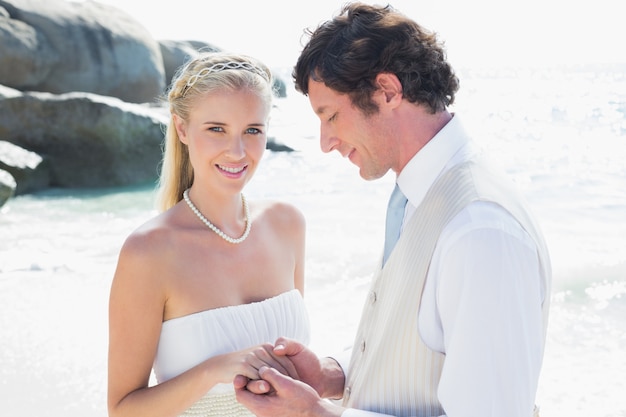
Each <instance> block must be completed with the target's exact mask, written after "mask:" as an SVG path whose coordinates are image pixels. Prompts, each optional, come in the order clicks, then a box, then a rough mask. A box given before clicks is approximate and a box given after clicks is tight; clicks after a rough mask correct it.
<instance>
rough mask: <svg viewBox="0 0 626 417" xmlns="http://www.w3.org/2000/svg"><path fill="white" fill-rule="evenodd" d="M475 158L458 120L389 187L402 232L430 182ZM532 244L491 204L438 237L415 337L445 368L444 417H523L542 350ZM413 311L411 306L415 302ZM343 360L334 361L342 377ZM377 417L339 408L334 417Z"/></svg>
mask: <svg viewBox="0 0 626 417" xmlns="http://www.w3.org/2000/svg"><path fill="white" fill-rule="evenodd" d="M476 152H478V150H477V148H476V145H475V144H474V143H472V141H471V140H470V139H469V137H468V135H467V134H466V133H465V131H464V129H463V126H462V124H461V121H460V119H459V116H458V115H455V116H454V117H453V118H452V120H451V121H450V122H449V123H448V124H447V125H446V126H445V127H444V128H443V129H442V130H441V131H440V132H439V133H438V134H437V135H436V136H435V137H434V138H433V139H432V140H431V141H430V142H429V143H428V144H427V145H426V146H425V147H424V148H423V149H421V150H420V151H419V152H418V153H417V154H416V155H415V156H414V157H413V158H412V159H411V161H409V163H408V164H407V165H406V167H405V168H404V169H403V171H402V172H401V173H400V175H399V176H398V178H397V183H398V185H399V186H400V189H401V190H402V192H403V193H404V195H406V197H407V198H408V203H407V206H406V209H405V217H404V221H403V224H406V222H407V220H408V219H409V218H410V217H411V215H412V214H413V213H414V211H415V208H416V207H417V206H418V205H419V204H420V203H421V201H422V199H423V198H424V196H425V194H426V192H427V191H428V189H429V188H430V187H431V186H432V185H433V183H434V182H435V180H436V179H437V178H438V177H439V176H440V175H441V174H442V173H443V172H446V171H447V170H448V169H450V168H451V167H452V166H454V165H455V164H458V163H460V162H464V161H466V160H468V159H469V158H470V157H471V156H472V155H474V154H475V153H476ZM542 282H543V281H542V277H541V276H540V274H539V260H538V256H537V249H536V246H535V244H534V242H533V240H532V238H531V237H530V236H529V235H528V234H527V233H526V232H525V231H524V230H523V229H522V227H521V226H520V225H519V223H518V222H517V221H516V220H515V219H514V218H513V217H512V216H511V215H510V214H509V213H508V212H506V211H505V210H504V209H502V208H501V207H500V206H499V205H497V204H494V203H489V202H474V203H472V204H470V205H469V206H467V207H466V208H465V209H464V210H462V211H461V212H460V213H459V214H458V215H457V216H456V217H455V218H453V220H452V221H451V222H450V223H449V224H448V225H447V226H446V227H445V228H444V230H443V232H442V234H441V236H440V238H439V240H438V243H437V246H436V249H435V252H434V254H433V258H432V262H431V267H430V269H429V272H428V275H427V277H426V283H425V287H424V293H423V296H422V301H421V307H420V312H419V317H418V322H419V332H420V334H421V336H422V339H423V341H424V343H425V344H426V345H427V346H428V347H429V348H430V349H432V350H435V351H438V352H442V353H444V354H445V355H446V360H445V363H444V367H443V370H442V374H441V380H440V382H439V389H438V398H439V401H440V403H441V405H442V407H443V409H444V410H445V413H446V414H445V416H447V417H469V416H481V417H496V416H497V417H502V416H506V417H529V414H525V412H524V410H525V409H526V408H527V405H528V404H533V403H534V399H535V394H536V390H537V381H538V378H539V372H540V368H541V362H542V357H543V346H544V333H543V321H542V316H541V309H540V308H528V306H538V305H541V303H542V302H543V300H544V297H545V293H546V289H545V288H544V286H543V284H542ZM416 302H417V300H416ZM346 359H347V358H346V357H345V356H340V357H338V360H339V362H340V365H341V366H342V367H343V369H344V370H346V369H347V367H346V364H347V363H348V362H346ZM376 415H379V416H380V414H377V413H372V412H367V411H362V410H355V409H347V410H346V411H345V412H344V413H343V414H342V417H357V416H361V417H364V416H376Z"/></svg>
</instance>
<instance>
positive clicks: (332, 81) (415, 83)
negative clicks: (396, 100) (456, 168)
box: [292, 2, 459, 114]
mask: <svg viewBox="0 0 626 417" xmlns="http://www.w3.org/2000/svg"><path fill="white" fill-rule="evenodd" d="M305 34H306V35H308V36H309V42H308V43H307V45H306V46H305V47H304V49H303V50H302V53H301V54H300V57H299V58H298V62H297V63H296V66H295V68H294V70H293V74H292V75H293V78H294V82H295V85H296V89H297V90H298V91H299V92H301V93H303V94H304V95H307V94H308V87H309V86H308V84H309V78H312V79H313V80H315V81H320V82H324V84H326V85H327V86H328V87H329V88H332V89H333V90H335V91H337V92H339V93H344V94H348V95H349V96H350V98H351V100H352V103H353V104H354V105H355V106H356V107H357V108H359V109H361V111H363V112H364V113H365V114H374V113H376V112H377V111H378V106H377V105H376V103H374V101H373V100H372V98H371V97H372V93H373V92H374V91H376V84H375V80H376V76H377V75H378V74H379V73H381V72H387V73H393V74H395V75H396V76H397V77H398V78H399V80H400V83H401V84H402V90H403V96H404V98H406V99H407V100H408V101H409V102H411V103H419V104H423V105H426V106H427V107H428V108H429V109H430V111H431V112H432V113H436V112H438V111H442V110H445V109H446V107H447V106H449V105H451V104H452V103H453V102H454V95H455V93H456V92H457V90H458V89H459V80H458V78H457V77H456V75H455V73H454V70H453V69H452V67H451V66H450V64H449V63H448V62H447V61H446V54H445V51H444V48H443V43H440V42H438V40H437V37H436V35H435V34H434V33H432V32H430V31H428V30H426V29H425V28H423V27H421V26H420V25H418V24H417V23H416V22H415V21H413V20H411V19H409V18H408V17H406V16H405V15H403V14H401V13H400V12H399V11H397V10H396V9H394V8H393V7H392V6H390V5H387V6H371V5H367V4H363V3H359V2H355V3H350V4H347V5H345V6H344V7H343V9H342V11H341V13H340V14H339V15H337V16H336V17H335V18H333V19H332V20H329V21H327V22H325V23H322V24H321V25H320V26H318V28H317V29H315V30H314V31H311V30H307V31H306V32H305Z"/></svg>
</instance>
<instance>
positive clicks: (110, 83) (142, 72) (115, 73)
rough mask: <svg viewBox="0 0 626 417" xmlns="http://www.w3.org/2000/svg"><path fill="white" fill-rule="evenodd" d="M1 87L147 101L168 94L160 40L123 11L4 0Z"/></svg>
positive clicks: (50, 0)
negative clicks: (165, 91) (81, 93)
mask: <svg viewBox="0 0 626 417" xmlns="http://www.w3.org/2000/svg"><path fill="white" fill-rule="evenodd" d="M0 84H4V85H6V86H9V87H12V88H15V89H17V90H20V91H44V92H50V93H56V94H62V93H67V92H72V91H84V92H89V93H94V94H99V95H105V96H112V97H118V98H120V99H122V100H124V101H127V102H131V103H144V102H151V101H153V100H154V99H155V98H156V97H158V96H159V95H160V94H161V93H162V92H163V90H164V88H165V72H164V69H163V61H162V57H161V49H160V46H159V44H158V42H157V41H156V40H155V39H153V38H152V36H151V35H150V33H149V32H148V31H147V30H146V29H145V28H144V27H143V26H142V25H141V24H140V23H139V22H138V21H136V20H135V19H134V18H132V17H131V16H129V15H128V14H126V13H125V12H123V11H121V10H119V9H117V8H114V7H112V6H108V5H105V4H102V3H98V2H95V1H83V2H68V1H65V0H46V1H42V0H8V1H3V0H0Z"/></svg>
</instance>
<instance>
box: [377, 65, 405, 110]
mask: <svg viewBox="0 0 626 417" xmlns="http://www.w3.org/2000/svg"><path fill="white" fill-rule="evenodd" d="M376 85H377V86H378V88H379V89H380V91H381V92H382V93H383V94H384V95H385V99H386V102H387V103H389V104H392V105H398V104H400V102H401V101H402V84H401V83H400V80H399V79H398V77H397V76H396V75H395V74H392V73H390V72H381V73H380V74H378V75H377V76H376Z"/></svg>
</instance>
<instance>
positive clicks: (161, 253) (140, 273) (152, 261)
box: [116, 212, 177, 281]
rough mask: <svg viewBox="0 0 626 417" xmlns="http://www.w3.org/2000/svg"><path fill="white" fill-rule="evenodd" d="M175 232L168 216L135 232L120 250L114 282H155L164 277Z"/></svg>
mask: <svg viewBox="0 0 626 417" xmlns="http://www.w3.org/2000/svg"><path fill="white" fill-rule="evenodd" d="M176 230H177V226H176V223H175V222H174V221H172V215H171V213H168V212H165V213H161V214H159V215H158V216H156V217H154V218H152V219H150V220H148V221H147V222H146V223H144V224H142V225H141V226H139V227H138V228H137V229H135V230H134V231H133V232H132V233H131V234H130V235H129V236H128V237H127V238H126V240H125V241H124V243H123V245H122V248H121V250H120V253H119V259H118V266H117V271H116V278H125V279H133V280H141V279H148V280H151V281H154V280H155V279H157V278H158V277H161V276H163V272H164V265H165V264H166V263H167V262H168V260H169V259H172V257H173V256H174V254H175V248H176V235H177V233H176ZM159 272H160V273H159Z"/></svg>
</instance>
